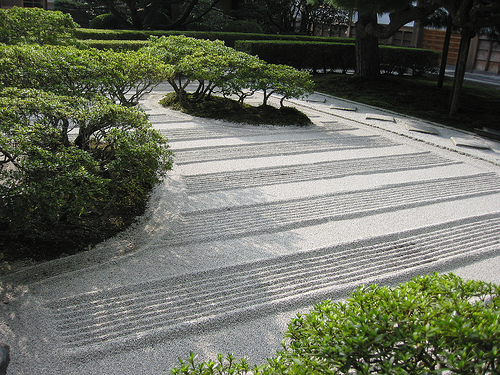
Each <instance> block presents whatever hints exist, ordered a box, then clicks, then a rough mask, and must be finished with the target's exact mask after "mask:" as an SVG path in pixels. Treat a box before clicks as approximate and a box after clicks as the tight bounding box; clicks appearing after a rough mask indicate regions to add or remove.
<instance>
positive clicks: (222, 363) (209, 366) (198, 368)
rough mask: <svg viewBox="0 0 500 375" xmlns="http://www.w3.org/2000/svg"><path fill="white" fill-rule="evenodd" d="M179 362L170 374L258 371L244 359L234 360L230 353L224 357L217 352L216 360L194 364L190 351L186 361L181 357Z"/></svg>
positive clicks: (206, 374) (239, 373)
mask: <svg viewBox="0 0 500 375" xmlns="http://www.w3.org/2000/svg"><path fill="white" fill-rule="evenodd" d="M179 362H180V365H179V367H177V368H174V369H173V370H172V374H174V375H194V374H196V375H215V374H231V375H247V374H248V375H250V374H254V373H255V374H257V373H258V368H255V369H254V368H250V366H249V365H248V363H247V362H246V361H245V360H244V359H241V360H239V361H238V360H235V359H234V357H233V356H232V355H228V356H227V357H226V358H224V357H223V356H222V355H221V354H219V355H218V356H217V362H214V361H208V362H205V363H200V364H196V356H195V354H194V353H191V354H190V357H189V359H188V360H187V361H186V362H184V361H183V360H181V359H179Z"/></svg>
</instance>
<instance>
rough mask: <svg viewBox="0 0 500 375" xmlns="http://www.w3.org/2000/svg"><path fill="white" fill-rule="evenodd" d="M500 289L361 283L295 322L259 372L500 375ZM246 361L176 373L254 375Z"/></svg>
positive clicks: (445, 282)
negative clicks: (344, 296)
mask: <svg viewBox="0 0 500 375" xmlns="http://www.w3.org/2000/svg"><path fill="white" fill-rule="evenodd" d="M499 325H500V286H497V285H494V284H488V283H485V282H481V281H464V280H462V279H460V278H459V277H457V276H455V275H453V274H447V275H438V274H434V275H431V276H421V277H417V278H415V279H413V280H412V281H410V282H408V283H404V284H401V285H399V286H398V287H396V288H389V287H382V286H376V285H372V286H362V287H360V288H358V289H357V290H356V291H355V292H354V293H353V294H352V296H351V297H350V298H348V299H347V300H346V301H343V302H336V303H333V302H331V301H324V302H321V303H319V304H317V305H315V307H314V309H313V310H312V311H311V312H309V313H308V314H305V315H300V314H299V315H298V316H297V317H296V318H295V319H293V320H292V321H291V323H290V324H289V327H288V332H287V333H286V337H287V339H288V344H283V345H284V349H283V350H282V351H280V352H278V353H277V354H276V356H274V357H273V358H271V359H269V360H268V363H267V364H266V365H263V366H261V367H259V368H254V369H253V370H252V373H253V374H436V375H437V374H442V373H446V374H464V375H465V374H498V373H499V371H500V331H499V330H498V327H499ZM248 368H249V366H248V364H247V363H246V362H245V361H239V362H238V361H234V360H231V361H227V362H223V361H222V357H219V363H218V364H215V363H213V362H206V363H203V364H199V365H196V364H195V363H194V357H193V355H191V358H190V360H189V363H188V364H185V363H183V362H181V366H180V367H177V368H175V369H174V370H173V371H172V373H174V374H232V373H241V374H246V373H248Z"/></svg>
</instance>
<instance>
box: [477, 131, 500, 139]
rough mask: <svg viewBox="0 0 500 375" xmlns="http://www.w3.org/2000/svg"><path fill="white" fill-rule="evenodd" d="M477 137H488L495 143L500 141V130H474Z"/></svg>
mask: <svg viewBox="0 0 500 375" xmlns="http://www.w3.org/2000/svg"><path fill="white" fill-rule="evenodd" d="M474 131H475V133H476V134H477V135H480V136H481V137H486V138H489V139H493V140H495V141H500V130H496V129H490V128H482V129H474Z"/></svg>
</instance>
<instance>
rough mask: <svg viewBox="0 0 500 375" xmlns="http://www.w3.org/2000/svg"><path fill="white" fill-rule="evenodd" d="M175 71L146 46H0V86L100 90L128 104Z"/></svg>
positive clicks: (73, 92)
mask: <svg viewBox="0 0 500 375" xmlns="http://www.w3.org/2000/svg"><path fill="white" fill-rule="evenodd" d="M171 74H172V66H170V65H166V64H165V63H163V62H162V61H160V60H159V59H158V58H157V57H156V56H155V55H152V54H150V53H147V51H143V52H138V51H128V52H116V51H111V50H104V51H100V50H96V49H79V48H76V47H71V46H39V45H16V46H0V87H9V86H12V87H19V88H36V89H40V90H44V91H50V92H53V93H56V94H59V95H69V96H82V97H86V98H91V97H93V96H95V95H102V96H106V97H108V98H109V99H111V100H113V101H114V102H116V103H119V104H122V105H127V106H130V105H134V104H136V103H137V101H138V100H139V99H140V98H141V97H142V96H143V95H144V94H146V93H148V92H150V91H151V90H152V89H153V88H154V87H156V86H157V85H158V84H159V83H161V82H163V81H164V80H165V79H167V78H168V77H170V76H171Z"/></svg>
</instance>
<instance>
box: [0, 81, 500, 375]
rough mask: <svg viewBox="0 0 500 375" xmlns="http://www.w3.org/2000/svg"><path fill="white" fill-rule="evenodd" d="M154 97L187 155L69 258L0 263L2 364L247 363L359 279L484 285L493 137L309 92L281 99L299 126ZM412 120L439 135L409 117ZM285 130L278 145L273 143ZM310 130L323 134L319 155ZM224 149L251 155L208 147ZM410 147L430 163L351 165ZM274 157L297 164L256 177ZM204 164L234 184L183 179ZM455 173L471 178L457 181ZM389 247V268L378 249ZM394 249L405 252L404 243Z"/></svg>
mask: <svg viewBox="0 0 500 375" xmlns="http://www.w3.org/2000/svg"><path fill="white" fill-rule="evenodd" d="M162 95H163V93H162V92H161V91H157V92H155V93H152V94H151V95H149V97H148V98H147V99H146V100H144V101H143V102H142V103H141V105H142V107H143V108H144V109H145V110H146V111H147V112H148V113H149V114H151V115H152V116H151V120H152V121H153V122H154V126H155V127H156V128H158V129H159V130H161V131H162V132H164V133H165V134H166V135H167V136H169V133H171V134H174V131H175V134H178V137H179V138H172V137H170V138H171V139H170V144H171V146H172V149H173V151H174V152H177V153H178V154H179V158H181V155H182V157H183V158H184V157H186V159H185V160H187V161H186V162H185V163H182V164H181V163H179V164H176V165H175V166H174V169H173V170H172V171H171V172H170V173H169V175H168V177H167V178H166V180H165V181H164V182H163V183H162V184H160V185H159V186H157V187H156V189H155V191H154V193H153V195H152V197H151V201H150V204H149V208H148V210H147V212H146V214H145V215H144V216H143V217H141V218H140V219H139V220H138V221H137V223H136V224H135V225H134V226H132V227H131V228H129V229H128V230H127V231H125V232H124V233H122V234H120V235H119V236H117V237H116V238H113V239H110V240H108V241H105V242H104V243H102V244H100V245H98V246H96V247H95V248H93V249H90V250H89V251H87V252H85V253H81V254H78V255H73V256H69V257H65V258H61V259H59V260H55V261H51V262H46V263H41V264H27V263H15V264H5V263H4V264H3V265H2V270H1V276H2V280H1V282H0V296H1V300H0V342H5V343H7V344H9V345H10V346H11V348H12V349H11V350H12V351H11V354H12V361H11V364H10V366H9V372H8V373H9V374H51V375H53V374H79V375H81V374H124V373H134V374H158V373H165V372H166V371H167V370H168V369H169V368H171V367H172V366H174V365H175V364H176V363H177V358H178V357H182V358H187V357H188V355H189V352H190V351H194V352H196V353H198V354H199V357H200V359H206V358H210V357H211V358H214V356H215V354H216V353H219V352H220V353H229V352H231V353H234V354H235V356H237V357H242V356H245V357H247V358H249V360H250V361H251V362H254V363H261V362H263V361H265V359H266V358H267V357H269V356H272V355H273V353H274V352H275V350H277V349H279V348H280V343H281V340H282V339H283V332H284V331H285V330H286V326H287V323H288V322H289V320H290V319H291V317H293V316H294V315H295V314H296V313H297V312H305V311H307V310H308V309H309V308H310V307H311V305H312V303H313V302H314V301H317V300H319V299H322V298H328V297H330V298H342V297H343V296H345V295H346V293H348V292H349V291H350V290H352V289H353V288H354V287H356V286H357V285H359V284H361V283H371V282H378V283H388V284H396V283H399V282H403V281H406V280H408V279H409V278H411V277H413V276H416V275H418V274H422V273H431V272H435V271H437V272H450V271H452V272H454V273H456V274H457V275H459V276H461V277H463V278H466V279H480V280H484V281H487V282H494V283H497V284H500V234H499V233H500V231H496V232H493V233H490V231H489V229H490V228H494V226H495V225H496V221H497V219H498V218H500V189H496V187H495V186H496V185H495V184H496V182H497V180H499V179H500V144H499V143H495V142H492V141H488V140H483V141H482V142H484V143H485V144H487V145H488V146H489V147H490V148H489V149H476V148H471V147H464V146H457V145H456V144H454V143H453V141H452V140H451V137H456V138H458V137H460V139H464V138H470V139H474V140H475V139H477V138H476V137H475V136H474V135H472V134H468V133H464V132H459V131H456V130H454V129H450V128H447V127H442V126H440V125H438V124H429V123H424V122H422V121H420V120H418V119H414V118H409V117H405V116H401V115H399V114H397V113H391V112H389V111H382V110H379V109H376V108H372V107H369V106H364V105H361V104H359V103H352V102H348V101H344V100H339V99H336V98H332V97H329V96H326V95H320V94H315V95H313V96H311V97H310V98H309V99H310V100H309V101H307V100H293V101H291V102H290V103H289V104H292V105H295V106H297V107H298V108H299V109H301V110H302V111H304V112H306V113H307V114H308V115H309V116H310V117H311V118H312V119H313V121H314V125H313V126H312V127H310V128H306V129H304V128H295V127H292V128H279V127H272V126H263V127H254V126H248V125H242V124H228V123H224V122H221V121H212V120H203V119H197V118H193V117H191V116H189V115H186V114H182V113H178V112H172V111H169V110H166V109H164V108H162V107H161V106H159V105H158V104H157V101H158V99H159V98H161V96H162ZM251 100H252V99H250V101H251ZM255 100H256V101H257V100H258V98H256V99H255ZM354 107H356V108H357V111H351V110H349V111H347V110H343V109H339V108H354ZM367 114H370V115H376V116H386V117H390V118H394V121H384V120H381V117H378V118H379V119H378V120H377V119H372V118H368V119H367ZM368 117H373V116H368ZM419 124H422V125H425V126H427V127H429V126H431V127H433V128H435V129H437V130H438V133H439V134H438V135H432V134H428V133H421V132H415V131H410V130H408V129H411V128H412V126H416V125H419ZM188 131H189V132H191V133H189V132H188ZM189 134H194V135H189ZM310 140H314V141H313V142H314V143H313V144H312V146H310V145H308V146H307V147H306V146H303V145H304V142H306V141H307V142H309V141H310ZM375 141H376V142H378V143H373V142H375ZM283 142H289V143H287V145H290V146H289V147H288V146H287V149H285V150H283V151H279V152H278V151H277V150H278V147H279V144H280V143H281V144H283ZM307 142H306V143H307ZM323 142H328V143H327V144H329V145H330V144H331V147H330V148H328V149H324V150H322V151H319V147H320V145H321V144H323ZM356 142H357V143H356ZM381 142H382V143H381ZM353 144H356V147H352V145H353ZM255 145H260V146H259V147H261V146H262V147H263V149H260V148H259V149H258V150H260V151H256V150H257V149H255V148H252V147H254V146H255ZM299 145H300V147H303V148H302V149H299V148H296V151H294V150H295V149H294V147H299ZM226 146H231V147H232V148H234V150H239V151H238V152H248V153H250V154H249V155H250V156H248V157H245V158H239V157H238V156H237V155H238V154H237V153H236V154H233V155H236V156H223V152H222V151H221V150H222V149H223V148H224V149H226V148H225V147H226ZM249 147H250V148H249ZM304 147H305V148H304ZM232 150H233V149H232ZM252 150H253V151H252ZM262 150H265V151H262ZM187 151H189V152H191V154H190V155H195V156H194V159H188V158H187V156H186V155H187V153H186V152H187ZM194 151H196V153H193V152H194ZM206 151H208V152H206ZM414 154H416V155H421V156H419V157H422V158H425V157H428V156H429V155H431V156H433V157H438V161H437V162H436V164H435V165H428V166H420V167H415V168H410V167H404V166H403V165H402V163H399V162H398V161H396V162H395V163H394V165H391V166H390V167H384V169H383V170H374V171H362V170H361V169H360V168H361V161H362V160H365V161H366V159H367V158H382V159H383V158H389V157H393V156H395V155H396V156H401V157H403V156H405V155H406V156H408V155H414ZM196 155H209V156H210V160H209V159H206V160H197V159H196ZM191 157H192V156H190V158H191ZM199 157H200V158H201V156H199ZM358 159H359V160H360V163H359V164H358V163H357V162H356V163H354V164H353V165H351V164H349V165H351V166H350V167H349V168H352V171H351V170H349V171H347V172H346V173H345V174H342V171H339V172H335V173H337V175H334V174H333V172H332V175H327V176H326V177H325V176H324V177H321V178H319V179H314V178H311V177H307V178H306V177H301V176H300V171H301V170H303V169H307V168H309V167H310V165H312V164H315V165H320V166H321V165H323V164H321V163H330V164H333V165H337V164H339V163H341V162H342V163H346V161H350V160H351V161H352V160H358ZM382 159H381V160H382ZM370 160H371V161H373V162H374V164H373V165H374V168H375V169H376V168H377V165H378V164H376V163H375V159H370ZM429 160H430V159H429ZM410 162H411V158H410ZM325 165H326V164H325ZM346 165H348V164H347V163H346ZM285 167H287V168H288V167H296V168H289V169H287V172H286V173H285V172H283V173H282V176H283V179H285V178H291V177H290V174H291V173H295V172H294V169H296V170H297V171H298V173H299V175H298V177H293V178H294V180H283V182H278V183H276V182H269V183H265V182H264V177H263V176H264V174H262V176H260V175H259V173H260V172H259V170H262V171H267V170H273V171H274V169H273V168H277V169H276V170H277V171H278V172H276V173H279V170H280V168H283V171H284V170H285V169H284V168H285ZM232 171H242V172H243V171H246V172H247V171H249V174H248V176H247V177H246V178H247V179H249V178H255V179H256V181H257V183H255V184H252V185H251V186H249V185H250V184H245V180H243V181H238V180H237V176H236V177H235V175H234V174H232V175H231V174H230V172H232ZM273 173H274V172H273ZM329 173H330V172H329ZM207 175H209V177H210V178H214V179H215V178H219V179H221V181H225V182H227V181H228V179H233V180H234V181H233V180H231V181H232V182H231V183H232V184H233V185H231V186H232V187H231V188H221V189H219V190H211V189H210V183H209V182H207V185H206V188H205V191H200V190H193V189H194V188H192V187H190V185H189V184H188V182H189V180H196V178H197V176H198V177H199V176H205V177H206V176H207ZM266 178H267V177H266ZM207 181H209V180H207ZM462 181H471V184H473V185H471V186H470V189H468V188H460V187H459V186H461V185H460V184H461V182H462ZM481 184H483V185H484V186H483V185H481ZM447 186H451V188H447ZM454 186H456V188H455V189H454V188H453V187H454ZM197 189H200V188H197ZM201 189H203V187H202V188H201ZM447 189H448V190H447ZM469 191H476V193H474V194H472V193H469ZM389 192H391V194H395V195H394V197H393V198H391V200H390V199H389V198H390V197H387V196H386V195H385V193H387V194H389ZM394 192H395V193H394ZM376 194H380V197H379V198H377V199H373V198H372V199H370V198H369V197H370V196H371V197H374V196H377V195H376ZM339 197H340V198H341V199H339ZM366 197H367V198H366ZM323 199H324V200H323ZM312 202H319V203H318V204H313V203H312ZM321 202H336V203H335V204H334V205H333V203H321ZM328 204H332V206H331V207H330V206H327V205H328ZM342 204H345V208H339V207H344V206H340V205H342ZM285 209H286V210H290V211H289V214H286V212H285V211H283V210H285ZM284 212H285V213H284ZM287 212H288V211H287ZM202 218H206V219H203V220H205V221H201V219H202ZM215 218H218V219H215ZM223 222H224V223H226V224H221V223H223ZM242 223H243V224H242ZM200 233H206V234H203V235H200ZM474 233H477V234H474ZM441 234H442V235H441ZM440 236H441V237H440ZM447 239H449V241H446V240H447ZM176 241H177V242H176ZM391 244H394V246H392V245H391ZM398 244H402V245H398ZM424 244H428V245H426V246H428V248H429V249H428V250H425V252H424V250H422V249H421V247H423V246H424ZM391 246H392V247H391ZM397 246H400V248H401V252H400V253H399V254H401V257H403V263H402V266H398V265H397V264H396V263H397V261H398V259H396V257H392V255H390V254H393V253H392V252H393V251H396V250H394V249H398V248H397ZM412 246H413V247H412ZM409 248H411V249H413V248H415V250H414V251H415V252H413V250H412V252H409V253H404V252H403V249H409ZM398 251H399V250H398ZM420 251H421V253H420ZM434 252H435V253H434ZM343 254H345V255H343ZM365 254H366V256H365ZM384 254H389V256H388V258H384ZM394 254H396V253H394ZM416 254H421V255H416ZM391 257H392V258H391ZM427 257H428V261H426V262H425V263H418V261H419V260H420V259H424V258H425V259H427ZM325 259H330V261H329V262H326V263H325V261H324V260H325ZM383 259H385V260H383ZM405 262H406V263H405ZM361 264H363V266H362V268H361V269H359V270H357V267H358V266H360V265H361ZM296 265H299V266H300V267H299V268H298V269H299V270H300V272H299V271H296V268H294V267H296ZM337 265H338V266H339V267H338V268H331V267H333V266H337ZM321 267H324V268H321ZM328 267H330V268H328ZM398 267H399V268H398ZM323 269H324V271H321V270H323ZM309 274H310V275H313V274H314V277H312V276H308V275H309ZM331 275H337V276H338V280H340V281H338V282H336V281H335V280H334V279H329V278H327V277H329V276H331ZM323 277H325V278H324V279H322V278H323ZM318 280H324V281H318ZM308 283H310V285H311V288H309V289H306V288H305V286H306V285H309V284H308ZM287 285H290V287H287ZM287 288H288V289H287ZM209 293H212V294H209ZM238 293H239V294H238ZM209 295H210V298H209V297H208V296H209ZM65 314H66V315H65ZM87 322H88V323H87Z"/></svg>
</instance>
